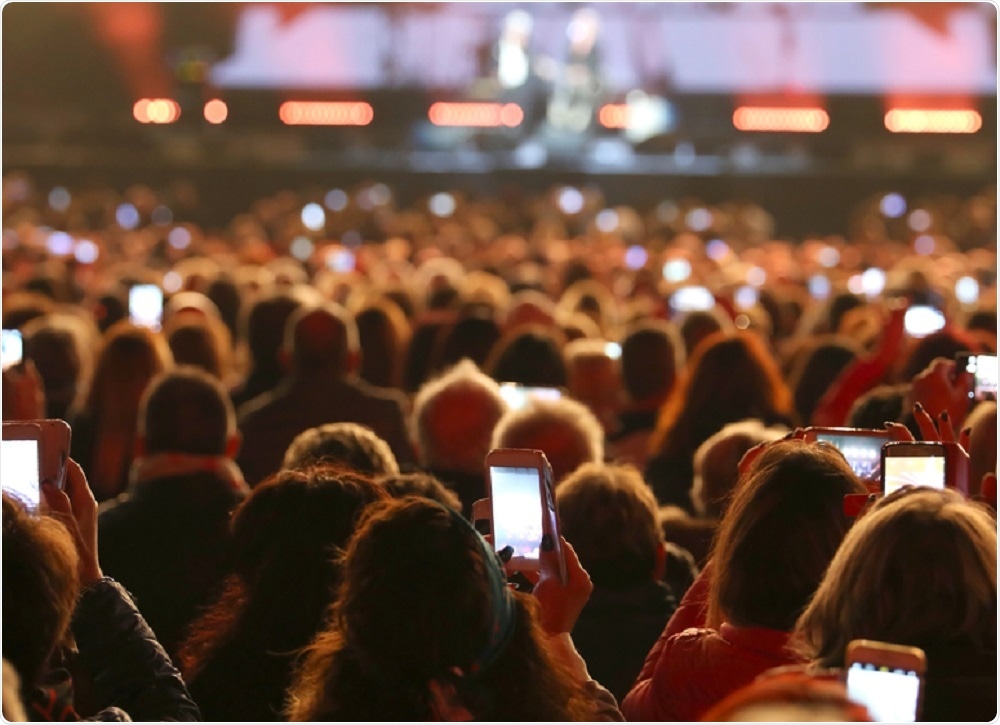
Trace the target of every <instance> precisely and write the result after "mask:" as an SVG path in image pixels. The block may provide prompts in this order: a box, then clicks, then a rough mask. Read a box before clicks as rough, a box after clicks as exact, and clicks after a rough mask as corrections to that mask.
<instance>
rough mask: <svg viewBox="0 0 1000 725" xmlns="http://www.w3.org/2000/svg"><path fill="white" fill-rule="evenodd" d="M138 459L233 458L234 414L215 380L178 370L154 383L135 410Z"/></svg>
mask: <svg viewBox="0 0 1000 725" xmlns="http://www.w3.org/2000/svg"><path fill="white" fill-rule="evenodd" d="M138 446H139V451H140V453H141V454H143V455H147V456H149V455H154V454H157V453H187V454H190V455H199V456H223V455H224V456H227V457H229V458H235V457H236V453H237V452H238V450H239V446H240V436H239V433H238V432H237V430H236V413H235V412H234V411H233V403H232V401H231V400H230V398H229V394H228V392H227V391H226V389H225V388H224V387H222V384H221V383H220V382H219V380H218V378H215V377H213V376H211V375H209V374H208V373H206V372H205V371H204V370H201V369H199V368H196V367H193V366H189V365H184V366H180V367H177V368H174V369H173V370H171V371H169V372H166V373H163V374H161V375H159V376H158V377H156V378H154V379H153V380H152V381H151V382H150V384H149V388H148V389H147V390H146V393H145V395H144V396H143V398H142V403H141V405H140V410H139V438H138Z"/></svg>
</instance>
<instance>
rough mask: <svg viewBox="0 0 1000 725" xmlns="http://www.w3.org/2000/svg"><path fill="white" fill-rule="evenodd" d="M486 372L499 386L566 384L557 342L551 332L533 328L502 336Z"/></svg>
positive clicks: (488, 362) (520, 329)
mask: <svg viewBox="0 0 1000 725" xmlns="http://www.w3.org/2000/svg"><path fill="white" fill-rule="evenodd" d="M486 371H487V372H488V373H489V374H490V376H491V377H492V378H493V379H494V380H496V381H497V382H499V383H520V384H521V385H527V386H529V387H541V388H561V387H564V386H565V385H566V363H565V362H564V360H563V356H562V349H561V345H560V340H559V339H558V338H557V337H556V335H555V334H554V333H553V332H552V331H551V330H550V329H548V328H545V327H539V326H536V325H531V326H525V327H519V328H517V329H516V330H513V331H512V332H509V333H507V334H506V335H504V337H502V338H501V339H500V340H499V341H498V342H497V344H496V346H495V347H494V348H493V351H492V352H491V353H490V357H489V359H488V360H487V362H486Z"/></svg>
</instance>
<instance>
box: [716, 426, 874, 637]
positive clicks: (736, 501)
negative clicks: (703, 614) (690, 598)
mask: <svg viewBox="0 0 1000 725" xmlns="http://www.w3.org/2000/svg"><path fill="white" fill-rule="evenodd" d="M866 492H867V489H866V488H865V486H864V484H862V483H861V482H860V481H859V480H858V478H857V476H855V475H854V473H853V472H852V471H851V467H850V466H849V465H848V464H847V461H845V460H844V457H843V456H842V455H841V454H840V453H839V452H838V451H837V450H836V449H834V448H833V447H831V446H827V445H824V444H815V443H803V442H802V441H797V440H791V441H779V442H776V443H773V444H771V445H770V446H769V447H768V448H766V449H765V450H764V451H763V452H762V453H761V454H760V456H759V457H758V458H757V460H756V461H754V464H753V466H752V467H751V469H750V472H749V473H748V474H747V476H746V479H745V480H744V481H743V482H742V483H741V484H740V485H739V486H737V489H736V491H735V492H734V495H733V499H732V502H731V503H730V504H729V508H728V509H727V510H726V513H725V515H724V516H723V518H722V523H721V524H720V526H719V531H718V534H717V537H716V540H715V542H714V544H713V547H712V565H713V576H712V581H711V584H710V589H709V603H708V621H709V624H710V625H711V626H718V624H721V623H722V622H723V621H727V622H731V623H732V624H734V625H736V626H740V627H766V628H769V629H776V630H780V631H783V632H788V631H791V629H792V627H793V626H794V625H795V620H796V618H797V617H798V616H799V614H800V613H801V612H802V610H803V609H804V608H805V606H806V604H808V602H809V598H810V597H811V596H812V594H813V592H814V591H816V587H817V586H819V583H820V581H821V580H822V578H823V573H824V572H825V571H826V567H827V565H828V564H829V563H830V560H831V559H832V558H833V555H834V554H835V553H836V552H837V547H839V546H840V542H841V540H842V539H843V538H844V535H845V534H846V533H847V531H848V529H849V528H850V526H851V524H852V522H853V519H851V518H850V517H849V516H847V515H846V514H845V513H844V496H845V495H847V494H863V493H866Z"/></svg>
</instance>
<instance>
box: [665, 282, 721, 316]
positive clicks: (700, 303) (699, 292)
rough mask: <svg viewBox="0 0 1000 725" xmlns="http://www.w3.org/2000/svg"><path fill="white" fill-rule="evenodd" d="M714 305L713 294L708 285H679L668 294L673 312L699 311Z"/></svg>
mask: <svg viewBox="0 0 1000 725" xmlns="http://www.w3.org/2000/svg"><path fill="white" fill-rule="evenodd" d="M713 307H715V295H713V294H712V292H711V290H709V289H708V287H700V286H690V287H681V288H680V289H679V290H677V291H676V292H674V293H673V294H672V295H670V308H671V309H672V310H673V311H674V312H700V311H705V310H710V309H712V308H713Z"/></svg>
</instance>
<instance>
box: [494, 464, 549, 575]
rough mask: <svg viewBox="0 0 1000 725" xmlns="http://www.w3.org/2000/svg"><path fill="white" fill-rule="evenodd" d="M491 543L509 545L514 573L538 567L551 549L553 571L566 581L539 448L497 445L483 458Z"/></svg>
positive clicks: (546, 467) (546, 468)
mask: <svg viewBox="0 0 1000 725" xmlns="http://www.w3.org/2000/svg"><path fill="white" fill-rule="evenodd" d="M486 477H487V481H488V482H489V500H490V517H491V519H492V527H491V528H492V531H493V545H494V547H495V548H496V550H497V551H501V550H503V549H505V548H506V547H508V546H510V547H512V548H513V550H514V553H513V555H512V556H511V558H510V560H509V562H508V565H509V566H510V568H511V569H513V570H514V571H541V570H542V569H543V568H544V567H545V566H546V560H547V559H548V560H549V561H551V558H548V557H543V556H542V554H543V552H549V551H552V552H554V553H555V555H556V556H555V557H554V558H555V560H556V561H557V562H558V564H557V566H558V572H557V573H558V575H559V577H560V580H561V581H562V582H563V583H564V584H565V583H566V559H565V556H564V552H563V550H562V542H561V540H560V537H559V516H558V513H557V511H556V504H555V494H554V485H553V479H552V466H550V465H549V461H548V459H547V458H546V457H545V454H544V453H543V452H542V451H536V450H530V449H527V448H497V449H494V450H492V451H490V452H489V453H488V454H487V456H486Z"/></svg>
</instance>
